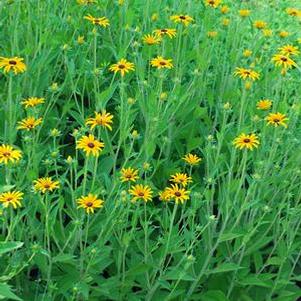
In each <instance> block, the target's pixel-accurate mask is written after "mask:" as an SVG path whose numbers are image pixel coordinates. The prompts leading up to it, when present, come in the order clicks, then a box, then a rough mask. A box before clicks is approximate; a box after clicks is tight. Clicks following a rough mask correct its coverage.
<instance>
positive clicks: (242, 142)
mask: <svg viewBox="0 0 301 301" xmlns="http://www.w3.org/2000/svg"><path fill="white" fill-rule="evenodd" d="M233 144H234V146H235V147H236V148H239V149H243V148H246V149H250V150H253V148H257V147H258V145H259V140H258V136H257V135H256V134H249V135H247V134H245V133H242V134H240V135H239V136H238V137H236V138H235V139H234V141H233Z"/></svg>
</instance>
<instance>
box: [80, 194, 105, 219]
mask: <svg viewBox="0 0 301 301" xmlns="http://www.w3.org/2000/svg"><path fill="white" fill-rule="evenodd" d="M103 203H104V201H103V200H101V199H98V197H97V195H94V194H92V193H89V194H88V195H86V196H82V197H80V198H79V199H78V200H77V204H78V207H77V208H84V209H85V210H86V212H87V213H88V214H90V213H94V210H95V209H98V208H102V207H103Z"/></svg>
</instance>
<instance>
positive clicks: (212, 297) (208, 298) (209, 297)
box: [200, 291, 230, 301]
mask: <svg viewBox="0 0 301 301" xmlns="http://www.w3.org/2000/svg"><path fill="white" fill-rule="evenodd" d="M200 300H201V301H230V300H229V299H228V298H227V297H226V296H225V294H224V293H223V292H222V291H208V292H206V293H205V294H203V295H202V296H201V298H200Z"/></svg>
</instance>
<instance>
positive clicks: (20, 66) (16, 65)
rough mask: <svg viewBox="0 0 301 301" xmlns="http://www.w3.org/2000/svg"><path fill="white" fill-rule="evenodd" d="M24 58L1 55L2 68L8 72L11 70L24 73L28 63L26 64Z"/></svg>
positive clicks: (0, 63) (0, 65)
mask: <svg viewBox="0 0 301 301" xmlns="http://www.w3.org/2000/svg"><path fill="white" fill-rule="evenodd" d="M23 61H24V59H23V58H20V57H17V56H15V57H12V58H8V57H2V56H1V57H0V69H3V70H4V73H8V72H10V71H11V70H12V71H13V72H14V73H15V74H18V73H23V72H25V71H26V65H25V64H24V62H23Z"/></svg>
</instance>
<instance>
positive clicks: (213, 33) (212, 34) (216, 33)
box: [207, 31, 218, 38]
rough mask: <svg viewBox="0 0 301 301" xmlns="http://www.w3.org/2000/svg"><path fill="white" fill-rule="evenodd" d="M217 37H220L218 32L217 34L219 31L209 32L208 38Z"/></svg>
mask: <svg viewBox="0 0 301 301" xmlns="http://www.w3.org/2000/svg"><path fill="white" fill-rule="evenodd" d="M217 35H218V32H217V31H208V32H207V36H208V37H209V38H215V37H216V36H217Z"/></svg>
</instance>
